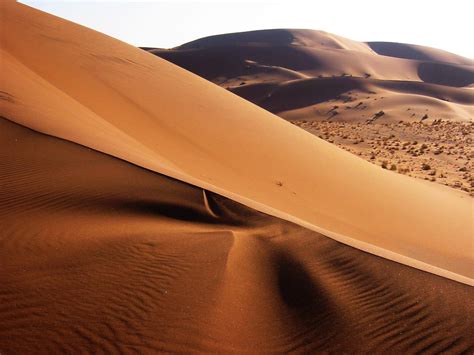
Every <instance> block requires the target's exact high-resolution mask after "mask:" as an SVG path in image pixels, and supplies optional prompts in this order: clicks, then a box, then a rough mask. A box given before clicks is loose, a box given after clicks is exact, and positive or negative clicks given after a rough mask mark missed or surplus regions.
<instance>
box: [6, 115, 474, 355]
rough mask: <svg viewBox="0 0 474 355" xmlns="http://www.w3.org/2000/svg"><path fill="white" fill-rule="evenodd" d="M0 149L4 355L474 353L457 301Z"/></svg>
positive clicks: (81, 167)
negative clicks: (39, 354)
mask: <svg viewBox="0 0 474 355" xmlns="http://www.w3.org/2000/svg"><path fill="white" fill-rule="evenodd" d="M0 145H1V149H0V155H1V159H0V165H1V169H0V185H1V186H2V189H1V190H0V224H1V225H2V231H1V232H0V268H1V269H2V273H1V276H0V280H1V282H0V304H1V307H0V319H1V320H2V321H1V322H0V350H1V352H2V354H17V353H32V352H42V353H45V352H47V353H78V352H94V353H97V352H109V353H136V352H140V353H144V352H158V351H165V352H190V351H204V352H248V351H258V352H283V351H284V352H287V351H297V352H314V351H321V350H324V351H335V352H341V351H342V352H344V351H348V349H350V351H362V352H384V351H391V352H406V351H410V352H413V351H427V352H430V353H437V352H442V351H445V352H456V353H460V352H462V351H468V350H469V349H472V346H474V338H473V335H472V332H470V329H472V327H473V326H474V324H472V319H469V318H466V314H469V312H470V311H471V310H472V308H473V307H474V303H473V300H474V297H472V296H473V295H472V288H469V287H468V286H466V285H462V284H459V283H456V282H453V281H450V280H447V279H444V278H440V277H437V276H434V275H432V274H429V273H425V272H422V271H419V270H416V269H413V268H409V267H405V266H402V265H400V264H397V263H394V262H390V261H388V260H385V259H382V258H379V257H376V256H373V255H370V254H367V253H364V252H361V251H359V250H356V249H353V248H351V247H348V246H345V245H343V244H340V243H338V242H335V241H333V240H331V239H328V238H326V237H324V236H322V235H320V234H318V233H315V232H311V231H309V230H306V229H304V228H302V227H299V226H297V225H294V224H292V223H289V222H286V221H283V220H280V219H277V218H274V217H270V216H268V215H265V214H263V213H260V212H257V211H255V210H252V209H250V208H247V207H245V206H243V205H240V204H237V203H235V202H233V201H231V200H228V199H226V198H224V197H221V196H219V195H216V194H213V193H210V192H208V191H204V190H202V189H200V188H196V187H193V186H190V185H188V184H185V183H183V182H180V181H176V180H173V179H171V178H168V177H165V176H163V175H159V174H156V173H152V172H150V171H147V170H144V169H142V168H140V167H137V166H134V165H132V164H129V163H126V162H124V161H121V160H118V159H116V158H112V157H110V156H107V155H104V154H101V153H98V152H96V151H93V150H90V149H88V148H87V147H82V146H78V145H75V144H73V143H69V142H65V141H62V140H59V139H57V138H54V137H50V136H46V135H43V134H39V133H37V132H34V131H31V130H29V129H27V128H24V127H22V126H19V125H16V124H14V123H12V122H10V121H8V120H6V119H3V118H2V119H0ZM173 206H174V207H173ZM433 290H436V292H433ZM447 300H449V301H447Z"/></svg>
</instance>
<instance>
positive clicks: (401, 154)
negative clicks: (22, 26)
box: [145, 29, 474, 196]
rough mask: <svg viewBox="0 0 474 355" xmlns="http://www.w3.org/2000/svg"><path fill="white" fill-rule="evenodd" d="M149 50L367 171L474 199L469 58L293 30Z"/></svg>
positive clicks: (473, 91)
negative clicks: (369, 167)
mask: <svg viewBox="0 0 474 355" xmlns="http://www.w3.org/2000/svg"><path fill="white" fill-rule="evenodd" d="M145 49H146V50H148V51H149V52H151V53H153V54H155V55H157V56H160V57H162V58H164V59H166V60H168V61H171V62H172V63H175V64H177V65H179V66H181V67H183V68H185V69H187V70H189V71H192V72H193V73H195V74H198V75H200V76H201V77H204V78H206V79H208V80H210V81H212V82H214V83H215V84H218V85H220V86H221V87H224V88H226V89H227V90H229V91H231V92H233V93H234V94H237V95H239V96H240V97H243V98H245V99H247V100H249V101H251V102H253V103H255V104H257V105H259V106H260V107H262V108H264V109H266V110H268V111H270V112H272V113H275V114H277V115H279V116H280V117H282V118H284V119H286V120H288V121H290V122H292V123H294V124H295V125H297V126H299V127H302V128H303V129H305V130H307V131H308V132H310V133H313V134H315V135H317V136H319V137H321V138H324V139H325V140H327V141H328V142H330V143H334V144H336V145H337V146H339V147H341V148H343V149H345V150H348V151H350V152H352V153H354V154H355V155H358V156H360V157H362V158H364V159H366V160H367V161H369V162H372V163H374V164H376V165H378V166H383V167H391V169H392V170H394V171H397V172H398V173H400V174H404V175H408V176H412V177H416V178H420V179H423V180H428V181H431V182H434V183H438V184H442V185H445V186H449V187H451V188H455V189H458V190H461V191H464V192H468V193H469V194H470V195H471V196H474V178H473V177H472V175H471V174H469V173H468V172H469V171H472V169H473V166H472V163H471V160H472V157H473V153H472V150H471V148H470V146H471V145H472V144H470V143H469V142H471V141H472V139H473V138H474V136H473V134H472V133H469V132H472V124H473V119H472V117H473V115H474V87H473V82H474V61H473V60H471V59H468V58H463V57H460V56H457V55H455V54H452V53H448V52H445V51H443V50H439V49H434V48H428V47H422V46H415V45H409V44H403V43H386V42H370V43H361V42H356V41H351V40H349V39H346V38H342V37H340V36H335V35H333V34H330V33H326V32H322V31H314V30H291V29H287V30H284V29H274V30H261V31H251V32H242V33H230V34H224V35H217V36H211V37H206V38H201V39H198V40H195V41H192V42H189V43H186V44H183V45H181V46H179V47H176V48H173V49H168V50H167V49H155V48H145ZM441 121H442V122H443V123H442V124H441V125H440V124H439V123H441ZM420 123H422V125H420ZM365 124H370V125H372V127H369V126H364V125H365ZM431 125H432V126H433V127H431ZM420 129H421V132H420ZM372 130H373V131H375V132H388V134H387V136H384V135H383V134H382V133H380V134H378V135H377V136H376V137H375V141H374V137H373V136H372V134H371V131H372ZM429 132H433V133H434V135H433V134H429ZM455 132H465V133H463V134H462V135H459V134H456V133H455ZM425 133H427V134H425ZM349 137H350V138H349ZM392 138H393V141H394V142H393V143H394V145H388V144H379V143H381V142H382V141H383V142H385V141H386V140H391V139H392ZM364 142H365V143H364ZM466 142H467V143H466ZM412 144H415V145H414V146H413V149H405V148H406V146H407V145H410V146H412ZM426 167H429V169H427V168H426Z"/></svg>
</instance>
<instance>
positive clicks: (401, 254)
mask: <svg viewBox="0 0 474 355" xmlns="http://www.w3.org/2000/svg"><path fill="white" fill-rule="evenodd" d="M1 6H2V7H1V16H2V17H1V26H2V28H1V47H2V63H1V65H2V70H3V73H2V80H1V88H0V90H1V91H2V100H1V103H2V106H1V111H0V113H1V115H2V116H5V117H7V118H8V119H10V120H12V121H14V122H17V123H19V124H22V125H24V126H27V127H29V128H32V129H34V130H37V131H39V132H43V133H47V134H50V135H53V136H57V137H60V138H64V139H67V140H70V141H74V142H77V143H79V144H82V145H84V146H87V147H90V148H93V149H96V150H99V151H102V152H105V153H108V154H110V155H113V156H116V157H119V158H121V159H123V160H126V161H128V162H132V163H134V164H136V165H139V166H142V167H144V168H147V169H150V170H153V171H156V172H160V173H163V174H166V175H168V176H171V177H174V178H178V179H180V180H183V181H185V182H188V183H191V184H193V185H196V186H199V187H202V188H206V189H208V190H210V191H213V192H216V193H219V194H221V195H223V196H226V197H229V198H231V199H233V200H235V201H238V202H241V203H243V204H245V205H247V206H250V207H253V208H255V209H257V210H260V211H263V212H266V213H269V214H272V215H274V216H277V217H281V218H284V219H287V220H289V221H292V222H295V223H298V224H300V225H302V226H306V227H308V228H310V229H313V230H315V231H320V232H323V233H324V234H325V235H327V236H329V237H332V238H334V239H336V240H339V241H342V242H344V243H347V244H349V245H352V246H355V247H357V248H360V249H363V250H367V251H370V252H371V253H374V254H377V255H381V256H384V257H387V258H390V259H393V260H396V261H399V262H401V263H405V264H408V265H411V266H415V267H418V268H421V269H423V270H427V271H430V272H433V273H436V274H439V275H443V276H445V277H449V278H452V279H455V280H457V281H460V282H465V283H469V282H470V278H472V276H473V273H474V271H473V267H472V266H473V263H472V261H473V260H472V233H473V231H472V222H471V220H472V219H471V218H472V199H470V198H469V197H467V196H465V195H463V194H462V193H457V192H456V191H451V190H449V189H446V188H443V187H439V186H432V185H429V184H426V183H424V182H419V181H415V180H413V179H411V178H407V177H404V176H399V175H396V174H394V173H391V172H388V171H384V170H382V169H380V168H377V167H375V166H372V165H371V164H369V163H367V162H364V161H363V160H361V159H357V158H355V157H354V156H352V155H351V154H348V153H347V152H344V151H342V150H340V149H338V148H336V147H334V146H332V145H330V144H328V143H325V142H324V141H322V140H320V139H318V138H315V137H314V136H312V135H311V134H308V133H306V132H305V131H303V130H301V129H299V128H297V127H294V126H293V125H291V124H290V123H288V122H286V121H284V120H282V119H280V118H278V117H276V116H274V115H272V114H270V113H268V112H266V111H264V110H263V109H261V108H259V107H257V106H254V105H252V104H250V103H248V102H247V101H245V100H243V99H240V98H238V97H236V96H235V95H233V94H231V93H229V92H227V91H226V90H223V89H221V88H219V87H217V86H215V85H213V84H211V83H208V82H207V81H205V80H204V79H201V78H199V77H197V76H195V75H193V74H191V73H189V72H187V71H185V70H183V69H181V68H179V67H177V66H175V65H172V64H170V63H168V62H166V61H164V60H162V59H159V58H157V57H155V56H153V55H151V54H149V53H146V52H144V51H142V50H140V49H136V48H133V47H131V46H129V45H127V44H124V43H122V42H120V41H117V40H114V39H112V38H109V37H107V36H105V35H103V34H100V33H97V32H94V31H92V30H89V29H86V28H84V27H81V26H78V25H75V24H72V23H69V22H67V21H64V20H61V19H58V18H55V17H53V16H50V15H47V14H44V13H41V12H39V11H37V10H34V9H31V8H29V7H27V6H24V5H20V4H13V3H2V5H1Z"/></svg>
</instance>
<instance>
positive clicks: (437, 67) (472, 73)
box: [418, 62, 474, 87]
mask: <svg viewBox="0 0 474 355" xmlns="http://www.w3.org/2000/svg"><path fill="white" fill-rule="evenodd" d="M418 76H419V77H420V79H421V80H423V81H424V82H425V83H431V84H438V85H445V86H454V87H463V86H468V85H471V84H473V83H474V70H469V69H467V68H463V67H460V66H456V65H450V64H444V63H433V62H425V63H420V65H419V66H418Z"/></svg>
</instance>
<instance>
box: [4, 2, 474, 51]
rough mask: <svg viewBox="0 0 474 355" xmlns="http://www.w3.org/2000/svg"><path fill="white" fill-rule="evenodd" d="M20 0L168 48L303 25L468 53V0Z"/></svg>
mask: <svg viewBox="0 0 474 355" xmlns="http://www.w3.org/2000/svg"><path fill="white" fill-rule="evenodd" d="M0 1H2V0H0ZM21 2H23V3H25V4H28V5H30V6H33V7H36V8H38V9H40V10H43V11H46V12H49V13H52V14H55V15H57V16H60V17H63V18H66V19H69V20H71V21H74V22H77V23H80V24H82V25H85V26H87V27H91V28H93V29H95V30H98V31H100V32H103V33H106V34H108V35H110V36H112V37H116V38H118V39H121V40H123V41H125V42H128V43H130V44H133V45H137V46H150V47H162V48H170V47H174V46H177V45H179V44H182V43H185V42H188V41H191V40H194V39H197V38H200V37H204V36H208V35H213V34H219V33H229V32H238V31H247V30H256V29H266V28H308V29H319V30H324V31H328V32H332V33H335V34H338V35H341V36H344V37H348V38H350V39H354V40H359V41H390V42H405V43H414V44H422V45H427V46H431V47H436V48H440V49H444V50H447V51H450V52H453V53H457V54H460V55H463V56H466V57H470V58H474V45H473V44H472V43H474V40H473V35H474V30H473V27H474V26H473V20H472V17H473V14H474V1H473V0H449V1H441V0H393V1H386V0H378V1H377V0H357V1H352V0H324V1H317V0H313V1H310V0H307V1H303V0H285V1H279V0H276V1H270V0H256V1H251V0H241V1H236V0H228V1H227V0H203V1H190V0H168V1H159V0H156V1H151V0H149V1H147V0H142V1H131V0H130V1H125V0H101V1H100V0H95V1H90V0H89V1H80V0H62V1H58V0H22V1H21Z"/></svg>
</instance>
